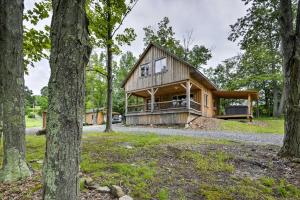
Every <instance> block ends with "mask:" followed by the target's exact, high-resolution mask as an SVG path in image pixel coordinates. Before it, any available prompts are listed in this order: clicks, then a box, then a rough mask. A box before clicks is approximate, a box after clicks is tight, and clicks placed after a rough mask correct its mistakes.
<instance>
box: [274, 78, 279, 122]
mask: <svg viewBox="0 0 300 200" xmlns="http://www.w3.org/2000/svg"><path fill="white" fill-rule="evenodd" d="M274 82H275V83H274V86H273V117H277V114H278V101H279V98H278V95H279V90H278V86H277V83H276V81H274Z"/></svg>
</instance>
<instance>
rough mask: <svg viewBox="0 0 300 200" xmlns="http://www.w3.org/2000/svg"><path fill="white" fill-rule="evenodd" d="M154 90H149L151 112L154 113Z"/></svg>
mask: <svg viewBox="0 0 300 200" xmlns="http://www.w3.org/2000/svg"><path fill="white" fill-rule="evenodd" d="M154 99H155V98H154V89H153V88H151V112H154V101H155V100H154Z"/></svg>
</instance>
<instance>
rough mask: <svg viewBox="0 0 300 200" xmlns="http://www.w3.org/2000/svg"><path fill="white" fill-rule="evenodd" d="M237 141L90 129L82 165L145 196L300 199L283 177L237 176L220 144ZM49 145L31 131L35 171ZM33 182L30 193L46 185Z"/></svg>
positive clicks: (88, 172) (102, 179)
mask: <svg viewBox="0 0 300 200" xmlns="http://www.w3.org/2000/svg"><path fill="white" fill-rule="evenodd" d="M128 145H129V146H130V147H132V148H128V147H126V146H128ZM213 145H215V146H213ZM233 145H236V144H233V143H230V142H227V141H224V140H208V139H201V138H192V137H182V136H176V137H175V136H157V135H152V134H149V135H134V134H124V133H106V134H104V133H101V134H88V135H84V136H83V145H82V161H81V170H82V172H83V174H84V175H88V176H91V177H93V179H94V180H95V181H96V182H98V183H99V184H101V185H111V184H117V185H120V184H121V185H122V187H123V188H125V190H126V192H129V194H130V195H131V196H133V197H134V198H135V199H140V200H143V199H151V198H152V197H154V198H156V199H159V200H167V199H178V200H185V199H203V197H205V199H208V200H218V199H219V200H221V199H241V198H242V199H286V198H287V199H300V190H299V188H296V187H295V186H293V185H292V184H289V183H287V182H286V181H285V180H283V179H280V177H276V178H274V177H261V178H259V179H252V177H251V176H249V177H248V176H246V177H245V176H244V177H239V176H237V175H236V170H237V169H236V166H235V165H234V164H233V157H234V156H235V155H232V154H230V153H228V152H227V150H225V151H224V150H218V149H216V147H218V146H225V149H227V148H230V147H232V146H233ZM200 147H202V148H204V149H205V150H208V152H205V151H203V149H202V150H201V149H199V148H200ZM44 148H45V139H44V137H43V136H40V137H38V136H27V155H26V156H27V160H28V161H29V162H30V163H31V165H32V167H33V169H35V170H38V171H40V170H41V167H42V164H41V163H40V162H39V161H40V160H43V157H44ZM248 157H249V155H248ZM0 160H2V149H1V148H0ZM0 162H1V161H0ZM243 168H244V166H243ZM30 187H32V188H31V190H30V191H29V192H27V193H28V194H31V193H33V192H35V191H37V190H38V189H39V188H41V185H40V183H39V184H36V185H32V186H30ZM81 189H82V190H85V189H84V188H83V187H81ZM28 194H27V196H28ZM0 197H1V190H0ZM26 198H27V197H26ZM26 198H24V199H26ZM28 199H31V197H30V195H29V196H28Z"/></svg>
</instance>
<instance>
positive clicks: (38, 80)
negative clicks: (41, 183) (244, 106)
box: [25, 0, 246, 94]
mask: <svg viewBox="0 0 300 200" xmlns="http://www.w3.org/2000/svg"><path fill="white" fill-rule="evenodd" d="M32 5H33V1H32V0H31V1H30V0H27V1H25V8H26V7H28V8H29V7H31V6H32ZM245 12H246V7H245V6H244V5H243V3H242V1H241V0H140V1H139V2H138V4H137V5H136V7H135V8H134V10H133V11H132V12H131V13H130V14H129V16H128V18H127V19H126V22H125V24H124V26H123V27H133V28H134V29H135V31H136V33H137V35H138V37H137V38H136V40H135V41H134V42H133V43H132V45H131V46H129V47H128V46H126V47H123V48H122V49H123V50H124V51H132V52H133V53H134V54H135V55H136V56H138V55H139V54H141V53H142V51H143V48H144V43H143V37H144V32H143V28H144V27H146V26H149V25H151V26H156V24H157V23H158V22H159V21H160V20H161V19H162V18H163V17H165V16H167V17H169V19H170V23H171V25H172V26H173V28H174V31H175V32H176V36H177V37H178V39H182V37H183V35H184V34H185V33H186V31H189V30H193V32H194V34H193V37H194V43H195V44H204V45H205V46H206V47H208V48H210V49H212V53H213V58H212V59H211V60H210V61H209V62H208V66H216V65H217V64H219V63H220V62H222V61H223V60H225V59H226V58H229V57H232V56H235V55H237V53H238V52H239V48H238V46H237V44H235V43H232V42H230V41H228V40H227V37H228V35H229V32H230V28H229V25H230V24H233V23H235V21H236V20H237V18H239V17H242V16H243V15H245ZM121 31H122V30H121ZM49 74H50V70H49V64H48V62H47V61H46V60H43V61H42V62H39V63H37V64H36V67H35V68H33V69H30V70H29V76H26V85H27V86H28V87H29V88H30V89H32V90H33V92H34V94H38V93H39V91H40V89H41V88H42V87H43V86H45V85H46V84H47V83H48V79H49V76H50V75H49Z"/></svg>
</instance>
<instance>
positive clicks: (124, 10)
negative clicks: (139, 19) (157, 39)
mask: <svg viewBox="0 0 300 200" xmlns="http://www.w3.org/2000/svg"><path fill="white" fill-rule="evenodd" d="M136 3H137V0H130V1H125V0H120V1H115V0H110V1H106V0H89V1H87V7H86V9H87V15H88V18H89V30H90V32H91V38H92V39H91V42H92V43H93V45H94V46H97V47H100V48H106V47H107V45H108V44H109V45H112V49H113V52H114V53H115V54H117V53H120V48H119V46H122V45H124V44H127V45H129V44H130V43H131V42H132V41H133V40H134V39H135V37H136V34H135V33H134V30H133V29H132V28H125V29H124V30H123V32H122V33H117V31H118V30H119V28H120V27H121V25H122V24H123V21H124V19H125V18H126V16H127V15H128V14H129V12H130V11H131V10H132V9H133V7H134V6H135V4H136ZM108 32H110V33H111V36H110V37H111V38H109V37H108V36H107V34H108Z"/></svg>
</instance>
